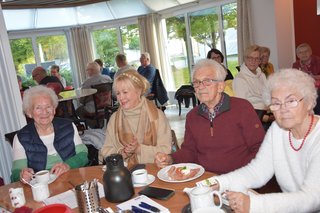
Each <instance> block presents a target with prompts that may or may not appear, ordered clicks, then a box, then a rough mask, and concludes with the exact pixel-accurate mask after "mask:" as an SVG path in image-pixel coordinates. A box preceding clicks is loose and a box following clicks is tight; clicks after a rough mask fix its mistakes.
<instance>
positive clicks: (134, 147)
mask: <svg viewBox="0 0 320 213" xmlns="http://www.w3.org/2000/svg"><path fill="white" fill-rule="evenodd" d="M149 87H150V85H149V82H148V81H147V79H145V78H144V77H143V76H141V75H140V74H139V73H137V72H136V71H135V70H128V71H127V72H125V73H122V74H120V75H119V76H118V77H117V78H116V79H115V81H114V84H113V89H114V92H115V93H116V95H117V100H118V102H119V104H120V107H119V109H118V111H116V112H115V113H114V114H112V116H111V118H110V121H109V123H108V126H107V132H106V141H105V143H104V145H103V147H102V149H101V154H102V156H103V157H104V158H105V157H107V156H108V155H110V154H112V153H121V154H122V156H123V158H124V160H125V161H126V162H128V165H129V166H130V165H134V164H137V163H153V160H154V155H155V154H156V153H157V152H163V153H166V154H169V153H170V152H171V140H172V138H171V128H170V125H169V122H168V120H167V118H166V116H165V115H164V114H163V112H162V111H161V110H159V109H158V108H157V107H156V106H155V104H154V103H153V102H151V101H149V100H147V99H146V98H145V97H144V96H143V94H145V92H146V91H147V90H148V88H149Z"/></svg>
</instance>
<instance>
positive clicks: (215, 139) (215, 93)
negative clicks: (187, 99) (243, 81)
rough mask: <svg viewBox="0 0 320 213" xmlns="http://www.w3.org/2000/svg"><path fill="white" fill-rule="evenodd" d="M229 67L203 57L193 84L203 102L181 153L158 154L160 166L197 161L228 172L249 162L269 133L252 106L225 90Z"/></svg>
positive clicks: (192, 117)
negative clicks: (265, 130)
mask: <svg viewBox="0 0 320 213" xmlns="http://www.w3.org/2000/svg"><path fill="white" fill-rule="evenodd" d="M225 77H226V71H225V69H224V68H223V67H222V66H221V65H220V64H219V63H217V62H216V61H214V60H209V59H203V60H200V61H199V62H197V64H196V65H195V66H194V72H193V87H194V89H195V93H196V96H197V98H198V99H199V101H200V102H201V104H200V105H198V106H197V107H195V108H193V109H192V110H191V111H190V112H189V113H188V114H187V118H186V125H185V135H184V142H183V143H182V146H181V149H180V150H178V151H177V152H175V153H173V154H171V155H166V154H164V153H157V155H156V157H155V162H156V163H157V165H158V166H159V167H165V166H167V165H169V164H172V163H197V164H200V165H201V166H203V167H204V168H205V170H206V171H210V172H214V173H216V174H224V173H227V172H230V171H233V170H235V169H237V168H240V167H242V166H244V165H246V164H248V163H249V162H250V161H251V159H253V158H254V157H255V155H256V153H257V151H258V149H259V147H260V144H261V143H262V140H263V137H264V135H265V132H264V130H263V128H262V124H261V122H260V120H259V118H258V116H257V115H256V113H255V111H254V109H253V107H252V105H251V104H250V103H249V102H248V101H247V100H244V99H241V98H234V97H230V96H228V95H227V94H226V93H224V92H223V91H224V86H225V82H224V79H225Z"/></svg>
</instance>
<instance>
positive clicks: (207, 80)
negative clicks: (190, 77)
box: [192, 78, 220, 88]
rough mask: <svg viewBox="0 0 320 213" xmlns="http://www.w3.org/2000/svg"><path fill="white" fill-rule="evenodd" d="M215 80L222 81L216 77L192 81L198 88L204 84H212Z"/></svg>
mask: <svg viewBox="0 0 320 213" xmlns="http://www.w3.org/2000/svg"><path fill="white" fill-rule="evenodd" d="M214 82H220V81H219V80H215V79H208V78H206V79H203V80H202V81H194V82H192V85H193V87H194V88H198V87H200V85H201V84H202V85H203V86H206V87H207V86H210V85H211V84H212V83H214Z"/></svg>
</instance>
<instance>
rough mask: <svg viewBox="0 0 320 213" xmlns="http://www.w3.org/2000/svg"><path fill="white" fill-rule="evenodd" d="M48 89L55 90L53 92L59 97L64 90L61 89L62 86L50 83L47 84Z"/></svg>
mask: <svg viewBox="0 0 320 213" xmlns="http://www.w3.org/2000/svg"><path fill="white" fill-rule="evenodd" d="M47 87H48V88H51V89H53V91H54V92H55V93H56V94H57V95H59V93H60V92H62V90H63V88H62V87H61V85H60V84H59V83H57V82H50V83H47Z"/></svg>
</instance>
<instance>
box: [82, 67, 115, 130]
mask: <svg viewBox="0 0 320 213" xmlns="http://www.w3.org/2000/svg"><path fill="white" fill-rule="evenodd" d="M86 72H87V75H88V78H87V80H85V81H84V82H83V84H82V86H81V88H82V89H88V88H91V86H93V85H97V84H101V83H108V82H112V80H111V78H110V77H109V76H107V75H101V73H100V66H99V64H97V63H96V62H90V63H88V64H87V68H86ZM80 103H81V106H80V107H78V109H77V110H76V113H77V115H79V116H80V118H81V119H86V120H87V123H88V125H89V126H90V127H93V126H94V125H95V121H94V120H90V119H88V118H86V116H88V115H90V114H92V113H94V112H95V107H94V102H93V99H92V96H91V95H90V96H87V97H84V98H81V99H80Z"/></svg>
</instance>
